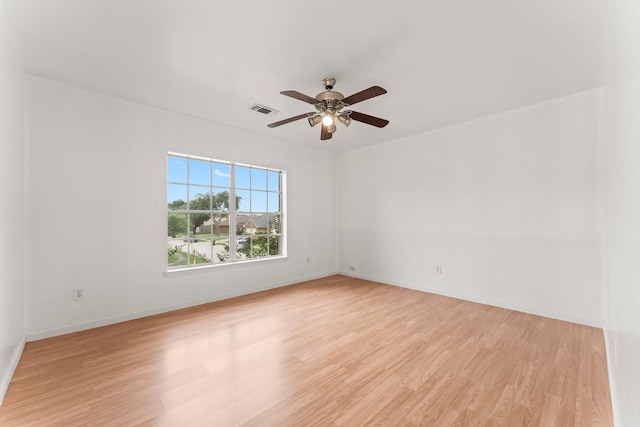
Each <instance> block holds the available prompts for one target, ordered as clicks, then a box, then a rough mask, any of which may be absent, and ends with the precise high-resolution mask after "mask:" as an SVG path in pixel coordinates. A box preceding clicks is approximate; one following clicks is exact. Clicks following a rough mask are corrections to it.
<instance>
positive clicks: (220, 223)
mask: <svg viewBox="0 0 640 427" xmlns="http://www.w3.org/2000/svg"><path fill="white" fill-rule="evenodd" d="M212 223H213V224H212V225H213V227H212V229H211V235H212V239H213V240H214V244H215V245H218V244H221V243H219V241H222V240H225V239H227V240H228V239H229V215H228V214H215V215H213V216H212Z"/></svg>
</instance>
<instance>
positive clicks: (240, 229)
mask: <svg viewBox="0 0 640 427" xmlns="http://www.w3.org/2000/svg"><path fill="white" fill-rule="evenodd" d="M250 220H251V215H245V214H240V215H236V236H242V235H245V234H248V233H247V231H246V228H245V227H248V228H250V227H251V223H250Z"/></svg>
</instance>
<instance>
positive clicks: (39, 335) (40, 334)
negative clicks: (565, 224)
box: [27, 271, 338, 341]
mask: <svg viewBox="0 0 640 427" xmlns="http://www.w3.org/2000/svg"><path fill="white" fill-rule="evenodd" d="M336 274H338V272H337V271H331V272H327V273H321V274H316V275H313V276H305V277H301V278H299V279H295V280H291V281H287V282H279V283H270V284H265V285H260V286H254V287H252V288H245V289H242V290H238V291H234V292H226V293H222V294H217V295H214V296H212V297H210V298H204V299H200V300H195V301H189V302H184V303H179V304H172V305H167V306H162V307H158V308H153V309H150V310H144V311H139V312H135V313H129V314H123V315H120V316H113V317H107V318H103V319H98V320H92V321H90V322H83V323H78V324H74V325H68V326H63V327H60V328H52V329H46V330H42V331H35V332H28V333H27V341H37V340H41V339H45V338H51V337H56V336H59V335H65V334H70V333H73V332H79V331H84V330H87V329H93V328H99V327H102V326H107V325H113V324H115V323H121V322H127V321H129V320H134V319H140V318H142V317H147V316H153V315H156V314H161V313H167V312H169V311H174V310H180V309H182V308H187V307H193V306H196V305H202V304H207V303H210V302H215V301H221V300H225V299H229V298H234V297H239V296H242V295H248V294H253V293H256V292H261V291H266V290H269V289H275V288H280V287H283V286H288V285H293V284H296V283H300V282H306V281H308V280H314V279H321V278H323V277H329V276H333V275H336Z"/></svg>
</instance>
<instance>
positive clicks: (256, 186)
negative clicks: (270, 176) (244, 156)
mask: <svg viewBox="0 0 640 427" xmlns="http://www.w3.org/2000/svg"><path fill="white" fill-rule="evenodd" d="M251 189H253V190H266V189H267V171H266V170H265V169H256V168H252V169H251Z"/></svg>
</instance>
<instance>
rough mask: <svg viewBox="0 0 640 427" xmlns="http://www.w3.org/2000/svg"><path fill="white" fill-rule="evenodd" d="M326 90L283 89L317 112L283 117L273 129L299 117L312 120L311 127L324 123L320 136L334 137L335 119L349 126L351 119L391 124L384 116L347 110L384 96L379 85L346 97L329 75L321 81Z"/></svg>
mask: <svg viewBox="0 0 640 427" xmlns="http://www.w3.org/2000/svg"><path fill="white" fill-rule="evenodd" d="M322 84H323V85H324V88H325V91H324V92H321V93H319V94H318V95H316V97H315V98H312V97H310V96H307V95H305V94H303V93H300V92H297V91H295V90H285V91H284V92H280V93H281V94H283V95H286V96H290V97H291V98H295V99H298V100H300V101H304V102H307V103H309V104H311V105H313V106H314V107H316V111H315V112H312V113H305V114H300V115H299V116H294V117H289V118H288V119H284V120H280V121H279V122H275V123H271V124H268V125H267V126H268V127H270V128H275V127H278V126H281V125H285V124H287V123H291V122H295V121H296V120H300V119H304V118H305V117H306V118H307V120H309V125H311V127H313V126H315V125H317V124H318V123H322V131H321V132H320V139H321V140H325V139H331V136H332V135H333V133H334V132H335V131H336V129H337V128H336V121H339V122H341V123H342V124H344V125H345V126H349V125H350V124H351V121H352V120H355V121H357V122H362V123H366V124H368V125H371V126H375V127H379V128H383V127H385V126H386V125H388V124H389V120H385V119H381V118H379V117H374V116H370V115H368V114H363V113H358V112H357V111H352V110H344V111H343V108H345V107H350V106H352V105H353V104H356V103H358V102H362V101H365V100H367V99H369V98H373V97H375V96H379V95H384V94H385V93H387V91H386V90H384V89H383V88H381V87H380V86H371V87H370V88H369V89H365V90H363V91H360V92H358V93H354V94H353V95H351V96H347V97H346V98H345V97H344V95H342V94H341V93H340V92H335V91H333V90H332V89H333V86H334V85H335V84H336V79H333V78H330V77H327V78H326V79H324V80H322Z"/></svg>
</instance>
